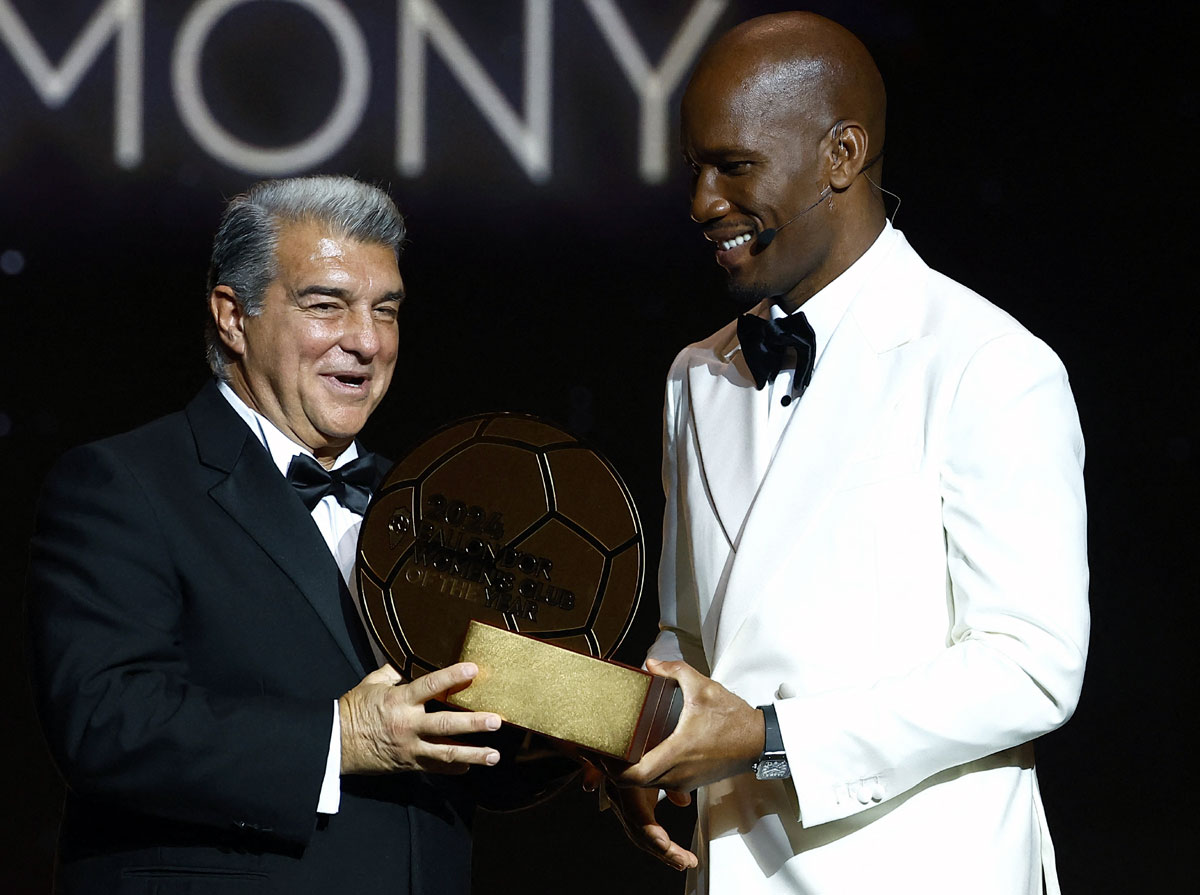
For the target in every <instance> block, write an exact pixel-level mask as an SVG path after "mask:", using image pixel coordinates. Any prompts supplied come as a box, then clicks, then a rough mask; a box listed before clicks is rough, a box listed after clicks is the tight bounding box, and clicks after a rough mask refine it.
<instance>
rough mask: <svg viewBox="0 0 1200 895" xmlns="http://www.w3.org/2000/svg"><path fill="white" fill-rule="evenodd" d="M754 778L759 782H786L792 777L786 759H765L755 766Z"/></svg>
mask: <svg viewBox="0 0 1200 895" xmlns="http://www.w3.org/2000/svg"><path fill="white" fill-rule="evenodd" d="M754 776H755V777H757V778H758V779H759V780H784V779H786V778H788V777H790V776H792V769H791V768H790V767H789V766H788V762H787V759H786V758H764V759H762V760H761V761H759V763H758V764H757V765H756V766H755V768H754Z"/></svg>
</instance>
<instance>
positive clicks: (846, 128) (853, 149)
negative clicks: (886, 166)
mask: <svg viewBox="0 0 1200 895" xmlns="http://www.w3.org/2000/svg"><path fill="white" fill-rule="evenodd" d="M867 142H868V140H867V130H866V128H864V127H863V126H862V125H861V124H859V123H858V122H857V121H855V120H853V119H851V118H848V119H846V120H844V121H839V122H838V123H837V125H836V126H835V127H834V129H833V133H832V134H831V135H830V147H829V155H830V167H829V185H830V186H831V187H833V189H834V190H835V191H837V192H839V193H840V192H842V191H843V190H846V189H849V187H850V185H851V184H852V183H854V178H856V177H858V174H859V172H860V171H861V170H862V169H863V164H864V163H865V162H866V160H867Z"/></svg>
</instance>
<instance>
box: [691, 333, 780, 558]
mask: <svg viewBox="0 0 1200 895" xmlns="http://www.w3.org/2000/svg"><path fill="white" fill-rule="evenodd" d="M688 390H689V392H690V394H691V401H690V406H691V412H692V422H693V424H694V426H695V428H696V441H697V448H698V451H699V454H700V462H701V463H702V464H703V468H704V479H705V483H706V484H707V486H708V491H709V496H710V497H711V499H712V503H713V506H714V507H715V508H716V513H717V517H718V519H719V521H720V523H721V527H722V529H723V530H724V532H725V537H726V538H727V539H728V541H729V544H730V546H731V547H736V546H737V543H738V539H739V536H740V532H741V530H742V526H743V523H744V521H745V519H746V514H747V512H748V511H749V509H750V506H751V505H752V504H753V502H754V496H755V494H756V493H757V491H758V487H759V484H760V482H761V481H762V476H763V472H764V470H763V469H762V468H761V466H760V464H759V462H758V459H757V458H758V457H759V456H761V452H760V450H759V447H760V445H759V442H760V441H761V440H762V439H763V438H765V437H766V408H765V406H764V404H763V402H762V400H761V398H762V395H761V394H760V393H759V392H758V391H757V390H756V389H755V387H754V380H753V379H752V378H751V376H750V372H749V370H747V369H746V365H745V361H744V360H742V354H741V350H740V349H739V348H738V343H737V331H736V328H735V326H734V325H733V324H731V325H730V326H728V327H726V328H725V329H723V330H721V332H720V333H718V335H717V338H716V346H715V349H714V355H713V357H712V358H711V359H710V360H708V361H707V362H706V363H702V364H697V365H694V366H692V367H690V368H689V369H688Z"/></svg>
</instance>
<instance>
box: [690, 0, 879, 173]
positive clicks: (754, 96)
mask: <svg viewBox="0 0 1200 895" xmlns="http://www.w3.org/2000/svg"><path fill="white" fill-rule="evenodd" d="M715 81H720V82H722V83H723V84H725V85H726V86H728V85H730V84H734V83H736V84H738V85H739V87H740V90H741V92H742V93H743V94H744V99H745V102H747V103H748V104H750V105H753V106H756V107H757V109H758V113H759V114H761V115H763V116H767V117H769V118H770V119H771V120H772V121H775V122H780V121H791V122H792V123H793V124H798V123H807V124H808V125H810V126H811V127H812V128H814V129H815V130H816V131H817V132H820V131H824V130H826V129H828V128H830V127H832V126H833V125H834V124H835V123H836V122H838V121H843V120H847V119H852V120H855V121H857V122H859V123H860V124H861V125H862V127H863V128H864V129H865V130H866V133H867V138H868V140H869V144H870V145H869V147H868V153H869V156H870V157H874V156H876V155H878V154H879V153H880V152H881V151H882V149H883V143H884V137H885V123H884V122H885V118H886V112H887V94H886V92H885V90H884V86H883V78H882V76H881V75H880V74H879V69H878V68H877V67H876V65H875V60H874V59H872V58H871V54H870V53H869V52H868V51H867V48H866V47H865V46H863V43H862V41H860V40H859V39H858V38H857V37H855V36H854V35H853V34H851V33H850V32H849V31H847V30H846V29H845V28H843V27H842V26H841V25H839V24H837V22H833V21H830V20H829V19H826V18H824V17H822V16H819V15H817V14H815V13H810V12H785V13H778V14H775V15H767V16H760V17H759V18H755V19H750V20H749V21H747V22H743V23H742V24H741V25H738V26H737V27H735V28H734V29H733V30H731V31H729V32H728V33H726V34H725V35H723V36H722V37H721V38H719V39H718V40H717V41H716V42H715V43H714V44H712V46H710V47H709V48H708V50H707V51H706V52H705V53H704V55H703V56H702V57H701V59H700V62H699V64H698V65H697V66H696V70H695V72H694V73H693V75H692V78H691V82H690V83H689V85H688V93H689V94H693V93H695V94H699V95H704V94H706V93H707V92H708V89H709V88H711V87H712V86H713V84H714V82H715ZM685 103H686V99H685Z"/></svg>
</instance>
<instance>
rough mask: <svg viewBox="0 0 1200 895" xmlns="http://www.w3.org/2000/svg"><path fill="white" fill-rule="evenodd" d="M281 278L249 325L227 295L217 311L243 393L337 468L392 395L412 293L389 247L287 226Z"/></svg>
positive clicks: (234, 382)
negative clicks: (404, 308) (401, 320)
mask: <svg viewBox="0 0 1200 895" xmlns="http://www.w3.org/2000/svg"><path fill="white" fill-rule="evenodd" d="M276 263H277V269H278V276H276V278H275V279H274V280H273V281H272V282H271V284H270V286H268V287H267V290H266V293H265V294H264V296H263V307H262V312H261V313H260V314H257V315H255V316H253V317H252V316H248V315H247V314H245V312H244V310H243V309H242V306H241V303H240V302H239V301H238V300H237V298H236V296H234V295H233V292H232V290H230V289H229V287H227V286H222V285H218V286H217V287H216V288H214V289H213V292H212V294H211V296H210V297H209V304H210V308H211V311H212V313H213V316H214V319H215V320H216V322H217V329H218V331H219V332H220V336H221V341H222V342H223V343H224V345H225V347H226V348H227V349H228V351H229V353H230V354H231V355H232V357H233V362H232V363H231V364H230V367H229V374H230V376H229V385H230V386H231V387H232V388H233V390H234V392H236V393H237V395H238V396H239V397H240V398H241V399H242V400H243V401H245V402H246V404H247V405H249V406H250V407H252V408H253V409H254V410H257V411H258V412H259V413H261V414H262V415H263V416H265V417H266V418H267V419H269V420H270V421H271V422H272V423H274V424H275V425H276V426H277V427H278V428H279V429H280V430H281V431H282V432H283V433H284V434H286V435H287V436H288V437H289V438H291V439H292V440H293V441H295V442H296V443H297V444H301V445H304V446H306V447H308V448H309V449H310V450H312V451H313V453H314V454H316V456H317V458H318V459H319V460H322V461H323V462H325V463H327V464H331V463H332V462H333V460H334V458H336V457H337V455H338V454H340V453H341V452H342V450H344V449H345V448H346V447H347V446H348V445H349V444H350V442H351V441H353V439H354V437H355V436H356V435H357V434H358V432H359V431H360V430H361V429H362V427H363V425H365V423H366V422H367V418H368V417H370V415H371V413H372V412H373V411H374V410H375V408H376V407H377V406H379V402H380V401H381V400H382V399H383V396H384V394H385V393H386V392H387V389H388V385H389V384H390V382H391V379H392V371H393V369H394V368H395V365H396V354H397V350H398V342H399V336H398V331H397V322H396V316H397V312H398V310H399V306H400V302H401V300H402V299H403V297H404V283H403V281H402V280H401V278H400V271H399V269H398V268H397V265H396V256H395V254H394V253H393V252H392V249H391V248H390V247H388V246H386V245H378V244H373V243H363V242H357V241H355V240H352V239H346V238H342V237H338V236H336V235H333V234H332V233H331V232H330V229H329V228H328V227H327V226H325V225H323V224H319V223H314V222H302V223H292V224H284V225H282V227H281V229H280V232H279V240H278V246H277V249H276Z"/></svg>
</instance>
